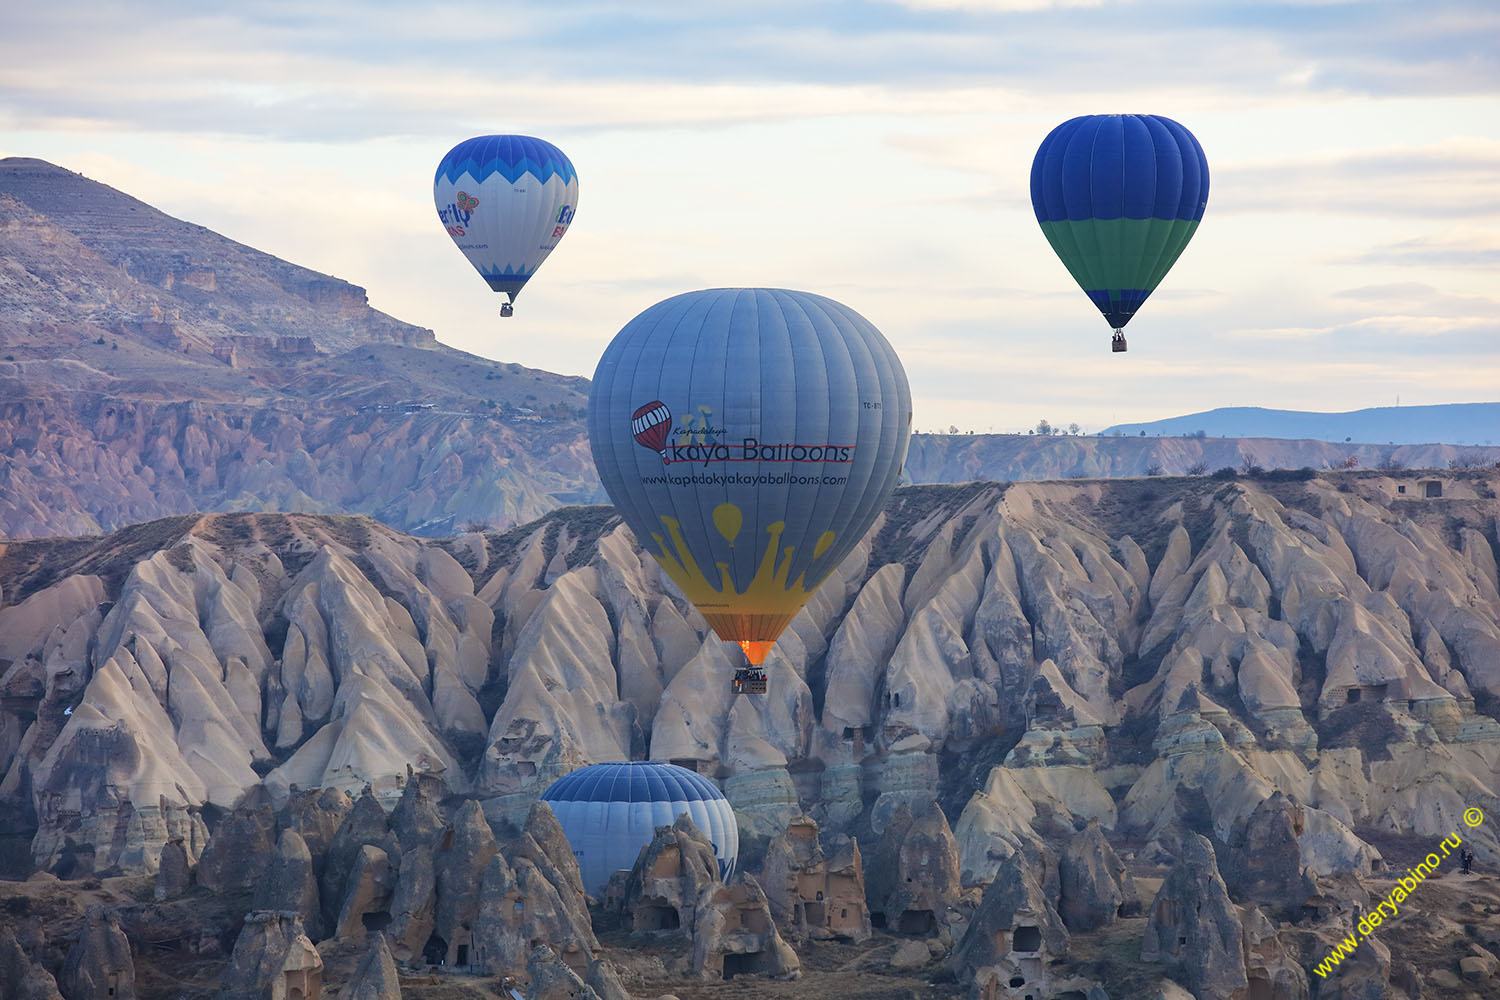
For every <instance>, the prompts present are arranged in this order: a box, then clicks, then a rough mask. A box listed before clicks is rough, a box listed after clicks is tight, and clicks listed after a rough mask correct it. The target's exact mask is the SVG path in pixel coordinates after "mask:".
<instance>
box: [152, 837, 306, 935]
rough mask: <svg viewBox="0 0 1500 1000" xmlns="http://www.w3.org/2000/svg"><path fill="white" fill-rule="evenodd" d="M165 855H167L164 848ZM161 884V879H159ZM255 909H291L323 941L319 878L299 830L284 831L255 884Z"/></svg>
mask: <svg viewBox="0 0 1500 1000" xmlns="http://www.w3.org/2000/svg"><path fill="white" fill-rule="evenodd" d="M162 856H163V857H164V858H165V857H166V852H165V851H163V853H162ZM158 884H160V879H158ZM251 908H252V909H256V910H272V911H277V912H280V911H283V910H289V911H291V912H293V913H296V914H297V915H298V916H299V917H300V918H301V919H302V927H303V930H304V932H305V933H306V934H307V936H308V937H310V938H312V939H313V940H314V941H318V940H321V939H322V938H323V937H324V934H323V912H322V908H321V906H320V903H319V899H318V880H317V877H316V876H315V875H314V874H313V859H312V852H310V851H309V850H308V849H307V842H306V841H305V840H303V839H302V837H301V835H300V834H298V833H297V831H296V830H284V831H282V834H281V838H280V839H279V840H278V841H277V842H276V853H275V854H273V855H272V856H271V861H270V864H268V865H267V866H266V867H265V869H264V871H263V872H262V873H261V874H260V877H259V879H258V880H257V882H256V885H255V899H254V902H253V903H252V904H251Z"/></svg>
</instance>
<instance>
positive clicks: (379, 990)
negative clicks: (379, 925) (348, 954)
mask: <svg viewBox="0 0 1500 1000" xmlns="http://www.w3.org/2000/svg"><path fill="white" fill-rule="evenodd" d="M341 995H342V996H344V997H347V998H348V1000H401V981H400V979H399V978H398V977H397V974H396V962H395V960H394V959H393V958H391V949H390V948H389V947H388V946H387V945H386V941H385V935H384V934H372V935H370V947H369V949H368V950H367V951H366V952H365V957H364V958H362V959H360V962H359V965H358V966H357V967H356V968H355V970H354V976H353V978H351V979H350V980H349V986H348V988H347V989H346V990H345V991H344V992H343V993H342V994H341Z"/></svg>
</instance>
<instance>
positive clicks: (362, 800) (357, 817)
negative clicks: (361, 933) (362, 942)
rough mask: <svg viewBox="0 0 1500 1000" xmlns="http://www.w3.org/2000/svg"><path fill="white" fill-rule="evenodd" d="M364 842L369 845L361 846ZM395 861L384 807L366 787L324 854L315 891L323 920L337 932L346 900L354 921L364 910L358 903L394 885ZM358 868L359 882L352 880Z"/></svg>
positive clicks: (395, 844) (397, 853) (395, 846)
mask: <svg viewBox="0 0 1500 1000" xmlns="http://www.w3.org/2000/svg"><path fill="white" fill-rule="evenodd" d="M366 847H369V848H371V850H369V851H366V850H365V848H366ZM400 864H401V845H400V844H399V843H398V842H397V840H396V835H395V834H394V833H392V832H391V829H390V826H389V824H388V823H387V822H386V815H385V810H384V809H382V808H381V806H380V802H379V801H378V800H377V799H376V798H375V796H374V795H373V794H372V793H371V792H370V791H369V790H368V789H366V791H365V792H364V794H362V795H360V797H359V798H358V799H357V800H355V802H354V807H353V808H352V809H350V810H349V812H348V814H347V815H346V816H345V817H344V820H343V822H342V823H340V824H339V828H338V830H337V832H335V833H334V835H333V839H332V840H331V841H329V844H328V850H327V852H326V853H325V854H324V863H323V877H322V879H321V882H320V884H319V887H318V889H319V893H318V894H319V898H320V900H321V902H322V905H323V919H324V920H325V921H326V923H325V926H326V927H329V928H333V929H334V933H335V934H338V932H339V930H340V929H342V924H343V918H344V917H345V912H344V911H345V910H346V909H347V908H348V907H349V906H350V903H351V900H352V901H353V905H354V908H355V909H354V912H352V914H351V916H352V919H353V920H355V921H359V920H360V919H361V917H362V914H363V913H364V912H365V911H364V909H362V907H364V906H365V905H366V904H369V903H373V902H377V901H378V900H379V899H380V898H381V897H382V896H384V895H388V894H389V893H390V892H391V891H392V890H393V889H394V888H395V882H394V879H393V878H392V877H391V870H392V868H393V867H394V868H395V870H396V871H397V872H399V871H400ZM360 873H363V874H364V876H365V880H366V884H365V885H364V886H363V888H361V887H360V886H359V885H358V884H357V882H358V878H359V875H360ZM351 894H352V895H351Z"/></svg>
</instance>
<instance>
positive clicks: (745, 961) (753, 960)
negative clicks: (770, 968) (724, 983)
mask: <svg viewBox="0 0 1500 1000" xmlns="http://www.w3.org/2000/svg"><path fill="white" fill-rule="evenodd" d="M763 960H764V954H763V953H762V952H758V951H752V952H750V953H749V954H746V955H734V954H730V955H725V956H724V978H725V979H726V980H729V979H733V978H734V977H735V976H738V975H741V974H745V973H753V972H759V971H760V970H761V965H762V962H763Z"/></svg>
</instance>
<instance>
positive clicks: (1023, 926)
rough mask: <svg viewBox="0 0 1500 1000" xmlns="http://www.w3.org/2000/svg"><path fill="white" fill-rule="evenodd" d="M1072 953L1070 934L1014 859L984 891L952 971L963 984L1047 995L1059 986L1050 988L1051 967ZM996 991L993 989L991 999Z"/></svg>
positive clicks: (954, 957)
mask: <svg viewBox="0 0 1500 1000" xmlns="http://www.w3.org/2000/svg"><path fill="white" fill-rule="evenodd" d="M1067 953H1068V929H1067V927H1066V926H1064V924H1063V920H1062V917H1060V916H1058V914H1057V910H1056V909H1054V908H1053V906H1052V904H1051V902H1049V901H1048V899H1047V897H1046V896H1045V895H1044V894H1043V892H1042V887H1041V885H1040V884H1039V883H1038V882H1037V880H1036V877H1035V876H1034V875H1033V873H1032V872H1030V871H1028V870H1027V868H1026V865H1025V863H1024V861H1023V860H1022V859H1021V858H1020V856H1018V855H1012V856H1011V857H1010V858H1007V859H1006V860H1005V861H1003V862H1001V865H1000V870H999V871H998V872H997V873H996V875H995V879H994V881H993V882H991V883H990V886H989V888H988V889H986V890H985V892H984V898H983V900H982V901H981V902H980V904H979V908H978V909H977V910H976V911H975V913H974V916H973V918H972V919H971V920H970V921H969V924H968V928H967V929H966V931H965V933H964V936H963V938H962V939H961V940H960V941H959V942H958V945H957V947H955V948H954V950H953V955H952V956H951V957H950V959H949V967H950V968H951V969H952V970H953V971H954V972H955V973H956V974H957V975H959V976H960V977H961V978H967V977H971V976H972V977H974V979H975V981H976V982H983V983H990V982H992V981H993V982H995V983H1001V984H1005V989H1006V990H1008V989H1010V988H1012V987H1014V988H1017V989H1018V990H1019V989H1022V988H1025V987H1030V988H1031V989H1032V990H1040V991H1043V992H1044V993H1045V992H1046V991H1048V990H1049V989H1050V988H1051V987H1052V986H1054V985H1055V984H1054V983H1051V982H1050V979H1051V978H1052V976H1053V973H1052V970H1051V969H1050V968H1049V966H1050V965H1051V963H1053V962H1055V961H1057V960H1059V959H1062V958H1065V957H1067ZM1017 980H1020V982H1017ZM995 988H996V987H994V986H991V987H990V990H991V992H992V993H993V991H994V989H995ZM994 995H995V996H997V997H1008V996H1010V995H1011V994H1009V993H1007V992H1001V993H994ZM1016 995H1021V994H1020V993H1017V994H1016Z"/></svg>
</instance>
